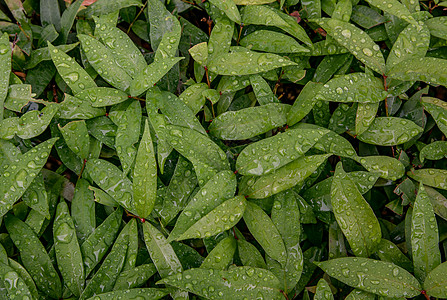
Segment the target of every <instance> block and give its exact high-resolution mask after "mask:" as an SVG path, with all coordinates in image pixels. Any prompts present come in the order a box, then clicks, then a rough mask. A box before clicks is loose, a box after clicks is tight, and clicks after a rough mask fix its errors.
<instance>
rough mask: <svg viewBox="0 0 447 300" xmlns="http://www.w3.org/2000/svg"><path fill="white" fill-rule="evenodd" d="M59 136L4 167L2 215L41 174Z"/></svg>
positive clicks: (0, 196)
mask: <svg viewBox="0 0 447 300" xmlns="http://www.w3.org/2000/svg"><path fill="white" fill-rule="evenodd" d="M56 140H57V138H53V139H49V140H47V141H45V142H43V143H40V144H39V145H37V146H36V147H34V148H32V149H31V150H29V151H28V152H26V153H25V154H22V155H20V156H19V157H18V162H17V163H13V164H11V165H8V166H7V167H5V168H3V172H2V176H1V177H0V199H1V200H0V216H3V215H5V214H6V213H7V212H8V210H10V209H11V208H12V206H13V204H14V203H15V202H16V201H17V200H18V199H19V198H20V197H21V196H22V195H23V193H24V192H25V191H26V189H27V188H28V187H29V186H30V184H31V183H32V182H33V180H34V178H35V177H36V176H37V174H39V172H40V170H41V169H42V167H43V166H44V164H45V163H46V161H47V158H48V156H49V154H50V151H51V148H52V147H53V145H54V143H55V142H56Z"/></svg>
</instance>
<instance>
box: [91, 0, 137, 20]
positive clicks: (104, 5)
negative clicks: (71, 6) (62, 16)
mask: <svg viewBox="0 0 447 300" xmlns="http://www.w3.org/2000/svg"><path fill="white" fill-rule="evenodd" d="M129 6H138V7H140V6H142V4H141V1H138V0H116V1H113V2H109V1H108V0H98V1H95V2H94V3H93V4H92V5H89V6H88V8H87V10H86V12H85V14H86V16H87V17H91V16H101V15H106V14H110V13H112V12H115V11H118V10H120V9H121V8H125V7H129Z"/></svg>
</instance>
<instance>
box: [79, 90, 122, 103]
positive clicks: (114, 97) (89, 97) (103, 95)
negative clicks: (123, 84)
mask: <svg viewBox="0 0 447 300" xmlns="http://www.w3.org/2000/svg"><path fill="white" fill-rule="evenodd" d="M76 97H77V98H79V99H82V100H85V101H88V102H89V103H91V105H92V106H93V107H103V106H110V105H115V104H119V103H121V102H124V101H126V100H128V99H129V97H128V95H127V94H126V93H124V92H122V91H120V90H117V89H114V88H108V87H94V88H89V89H86V90H83V91H81V92H79V93H77V94H76Z"/></svg>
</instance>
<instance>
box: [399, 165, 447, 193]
mask: <svg viewBox="0 0 447 300" xmlns="http://www.w3.org/2000/svg"><path fill="white" fill-rule="evenodd" d="M407 175H408V176H409V177H410V178H412V179H414V180H417V181H419V182H421V183H423V184H425V185H428V186H432V187H435V188H438V189H443V190H447V170H442V169H432V168H425V169H419V170H411V171H408V172H407Z"/></svg>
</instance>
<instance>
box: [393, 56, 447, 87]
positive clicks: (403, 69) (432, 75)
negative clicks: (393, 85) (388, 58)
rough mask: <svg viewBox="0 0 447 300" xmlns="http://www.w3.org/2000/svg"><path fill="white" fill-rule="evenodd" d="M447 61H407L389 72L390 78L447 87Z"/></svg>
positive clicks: (428, 58) (435, 59)
mask: <svg viewBox="0 0 447 300" xmlns="http://www.w3.org/2000/svg"><path fill="white" fill-rule="evenodd" d="M446 70H447V60H446V59H440V58H435V57H422V58H411V59H406V60H403V61H401V62H399V63H398V64H396V65H394V66H393V67H392V68H391V69H390V70H389V71H388V74H387V75H388V77H390V78H393V79H399V80H403V81H419V80H420V81H423V82H426V83H428V84H440V85H444V86H447V71H446Z"/></svg>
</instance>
